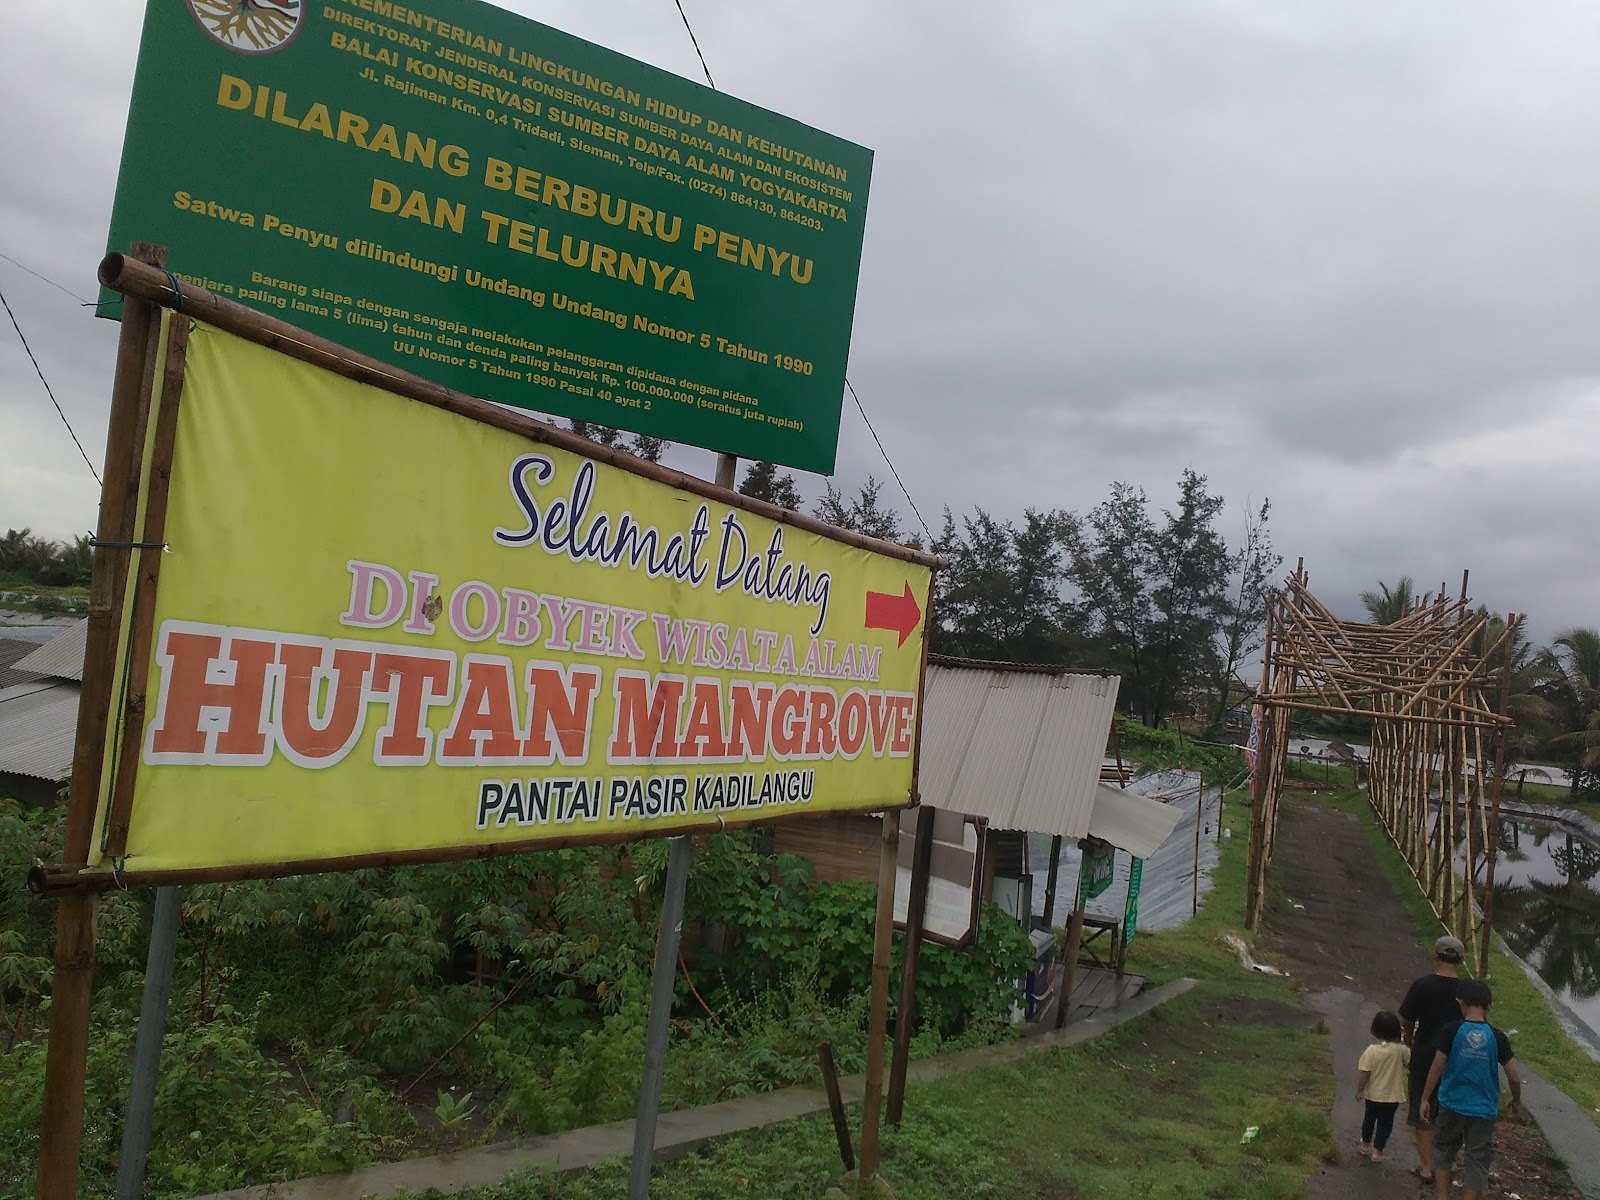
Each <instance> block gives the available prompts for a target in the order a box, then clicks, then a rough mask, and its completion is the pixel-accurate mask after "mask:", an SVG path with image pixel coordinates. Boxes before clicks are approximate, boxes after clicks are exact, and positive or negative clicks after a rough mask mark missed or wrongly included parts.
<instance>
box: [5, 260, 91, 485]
mask: <svg viewBox="0 0 1600 1200" xmlns="http://www.w3.org/2000/svg"><path fill="white" fill-rule="evenodd" d="M7 261H10V260H7ZM23 270H27V268H26V267H24V268H23ZM41 278H43V277H42V276H41ZM46 282H49V281H48V280H46ZM58 286H59V285H58ZM63 290H65V289H63ZM0 305H4V307H5V310H6V316H8V317H10V318H11V328H13V329H15V330H16V331H17V337H18V339H19V340H21V342H22V348H23V349H24V350H25V351H27V353H28V361H29V362H31V363H32V364H33V369H34V371H35V372H37V373H38V376H39V382H40V383H42V384H44V390H45V394H46V395H47V396H49V397H50V403H51V404H54V405H55V406H56V415H57V416H59V417H60V418H61V423H62V424H63V425H65V426H66V427H67V432H68V433H70V434H71V435H72V444H73V445H74V446H76V447H77V448H78V453H79V454H82V455H83V464H84V466H86V467H88V468H89V474H91V475H93V476H94V481H95V482H96V483H99V484H100V486H101V487H104V486H105V485H104V484H103V483H101V482H100V472H99V471H96V470H95V469H94V463H92V462H90V461H89V455H88V454H87V453H86V452H85V451H84V448H83V443H82V442H80V441H79V440H78V433H77V430H75V429H73V428H72V422H71V421H69V420H67V414H66V413H64V412H63V411H62V410H61V402H60V401H59V400H57V399H56V393H55V390H54V389H53V388H51V386H50V381H49V380H48V379H46V378H45V377H44V369H43V368H42V367H40V366H39V360H38V359H37V358H35V357H34V356H33V347H32V346H30V345H28V339H27V336H26V335H25V334H24V333H23V332H22V326H21V325H19V324H17V314H16V313H14V312H12V311H11V303H10V301H8V300H7V299H6V294H5V293H4V292H0Z"/></svg>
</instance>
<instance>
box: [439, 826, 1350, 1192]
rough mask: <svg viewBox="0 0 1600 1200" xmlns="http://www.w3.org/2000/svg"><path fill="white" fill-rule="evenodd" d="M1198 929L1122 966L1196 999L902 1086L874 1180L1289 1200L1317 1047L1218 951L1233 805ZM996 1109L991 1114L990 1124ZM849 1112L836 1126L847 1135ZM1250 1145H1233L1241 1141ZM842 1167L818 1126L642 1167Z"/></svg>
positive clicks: (1324, 1114)
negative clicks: (896, 1124)
mask: <svg viewBox="0 0 1600 1200" xmlns="http://www.w3.org/2000/svg"><path fill="white" fill-rule="evenodd" d="M1225 818H1226V821H1227V824H1228V826H1229V827H1230V828H1231V829H1233V831H1234V834H1235V836H1233V837H1232V838H1231V839H1224V840H1223V842H1222V852H1221V863H1220V864H1219V866H1218V868H1217V871H1216V873H1215V875H1214V885H1213V888H1212V891H1211V893H1210V895H1209V896H1208V898H1207V900H1206V902H1205V905H1204V907H1203V908H1202V909H1201V912H1200V916H1199V917H1198V918H1197V919H1196V920H1194V921H1191V922H1189V923H1188V924H1186V925H1185V926H1183V927H1182V928H1180V929H1177V930H1172V931H1168V932H1163V933H1158V934H1151V935H1141V936H1140V938H1139V939H1138V940H1137V941H1135V943H1134V946H1133V955H1132V961H1131V962H1130V969H1131V970H1135V971H1139V972H1141V973H1145V974H1147V975H1148V976H1149V977H1150V978H1151V980H1152V982H1153V983H1156V982H1160V981H1165V980H1170V979H1176V978H1180V977H1182V976H1186V975H1187V976H1190V977H1193V978H1195V979H1197V980H1198V981H1199V982H1198V986H1196V987H1195V988H1194V989H1193V990H1191V991H1189V992H1187V993H1186V994H1184V995H1183V996H1180V997H1178V998H1177V999H1175V1000H1172V1001H1169V1002H1168V1003H1167V1004H1166V1005H1164V1006H1163V1007H1162V1008H1160V1009H1158V1010H1156V1011H1154V1012H1152V1013H1150V1014H1147V1015H1146V1016H1144V1017H1141V1018H1139V1019H1137V1020H1135V1021H1133V1022H1130V1023H1129V1024H1127V1025H1124V1026H1122V1027H1120V1028H1118V1029H1117V1030H1115V1031H1113V1032H1112V1033H1110V1034H1108V1035H1106V1036H1104V1037H1101V1038H1098V1039H1096V1040H1094V1041H1092V1042H1088V1043H1085V1044H1083V1045H1081V1046H1077V1047H1071V1048H1064V1049H1055V1050H1049V1051H1042V1052H1040V1053H1036V1054H1033V1055H1030V1056H1028V1057H1027V1058H1025V1059H1023V1060H1022V1061H1020V1062H1018V1063H1015V1064H1011V1065H1004V1066H993V1067H980V1068H976V1069H973V1070H970V1071H966V1072H963V1073H961V1074H959V1075H956V1076H946V1077H945V1078H943V1079H940V1080H938V1081H935V1082H933V1083H928V1084H917V1083H913V1084H911V1085H910V1086H909V1087H908V1089H907V1093H906V1109H905V1120H904V1123H903V1125H902V1126H901V1128H900V1129H898V1130H887V1131H886V1136H885V1140H884V1146H883V1172H884V1176H885V1178H886V1179H887V1180H888V1181H889V1182H890V1184H891V1185H892V1186H893V1188H894V1191H895V1194H896V1195H897V1196H899V1197H900V1198H901V1200H958V1198H959V1200H968V1198H969V1197H974V1196H995V1197H1005V1196H1017V1195H1052V1196H1100V1195H1106V1196H1150V1197H1156V1198H1161V1200H1179V1198H1191V1197H1192V1198H1196V1200H1198V1198H1201V1197H1215V1196H1227V1197H1230V1198H1239V1200H1267V1198H1274V1200H1289V1198H1291V1197H1298V1196H1299V1195H1300V1194H1301V1190H1302V1188H1303V1187H1304V1185H1305V1181H1306V1179H1307V1178H1308V1177H1309V1176H1310V1174H1311V1173H1312V1172H1313V1171H1314V1170H1315V1169H1316V1166H1317V1164H1318V1163H1319V1162H1321V1161H1324V1160H1327V1159H1330V1158H1331V1157H1332V1156H1333V1154H1334V1153H1335V1150H1334V1146H1333V1144H1332V1140H1331V1133H1330V1129H1329V1124H1328V1109H1329V1105H1330V1104H1331V1101H1332V1082H1333V1081H1332V1077H1331V1075H1330V1073H1329V1071H1328V1061H1329V1059H1328V1054H1329V1051H1328V1045H1327V1038H1326V1036H1325V1035H1324V1034H1323V1033H1322V1032H1319V1030H1318V1028H1317V1025H1318V1022H1317V1019H1316V1017H1315V1016H1314V1015H1312V1014H1309V1013H1307V1012H1306V1011H1305V1010H1303V1009H1301V1008H1300V1007H1299V1006H1298V1005H1297V1004H1296V1000H1295V993H1294V990H1293V988H1292V986H1291V984H1290V983H1289V982H1288V981H1287V980H1283V979H1274V978H1268V977H1265V976H1260V975H1254V974H1249V973H1246V972H1244V971H1243V970H1241V969H1240V967H1239V964H1238V962H1237V961H1236V960H1235V958H1234V956H1233V953H1232V952H1231V951H1230V950H1228V949H1227V948H1226V947H1225V946H1224V945H1223V944H1222V942H1221V941H1220V938H1221V936H1222V935H1223V934H1224V933H1238V932H1240V930H1239V929H1238V926H1237V916H1238V914H1239V913H1240V912H1241V911H1242V910H1243V904H1244V854H1245V839H1244V837H1243V836H1241V833H1242V830H1243V828H1244V825H1245V821H1246V819H1247V805H1246V802H1245V800H1244V799H1243V797H1242V795H1241V794H1235V795H1234V796H1233V797H1232V798H1231V799H1230V801H1229V803H1228V804H1227V805H1226V813H1225ZM1002 1114H1003V1115H1002ZM859 1116H860V1114H859V1110H858V1109H857V1110H853V1111H852V1119H853V1122H854V1123H855V1124H856V1126H857V1127H858V1128H859ZM1252 1125H1254V1126H1258V1127H1259V1130H1260V1132H1259V1133H1258V1134H1257V1136H1256V1137H1255V1138H1253V1139H1252V1140H1251V1141H1249V1142H1248V1143H1242V1142H1241V1141H1240V1138H1241V1136H1242V1135H1243V1133H1244V1130H1245V1129H1246V1128H1247V1127H1249V1126H1252ZM841 1171H842V1167H841V1164H840V1162H839V1157H838V1151H837V1149H836V1147H835V1145H834V1140H833V1130H832V1126H831V1125H830V1124H829V1123H828V1122H827V1121H826V1120H825V1119H823V1120H807V1121H791V1122H787V1123H785V1124H782V1125H776V1126H771V1127H768V1128H766V1129H762V1130H759V1131H755V1132H752V1133H749V1134H741V1135H737V1136H734V1137H731V1138H728V1139H725V1140H723V1141H720V1142H718V1143H716V1144H714V1145H713V1146H712V1147H710V1148H709V1149H708V1150H707V1151H705V1152H704V1153H701V1154H697V1155H694V1156H691V1157H689V1158H686V1159H682V1160H679V1161H677V1162H673V1163H670V1164H668V1165H666V1166H664V1167H662V1168H661V1169H660V1170H658V1171H657V1173H656V1176H655V1179H654V1181H653V1182H652V1185H651V1194H652V1195H653V1196H659V1197H662V1198H664V1200H671V1198H680V1200H690V1198H691V1197H692V1198H694V1200H724V1198H731V1197H747V1196H751V1195H759V1196H762V1197H772V1198H774V1200H777V1198H781V1197H795V1198H800V1197H805V1198H808V1200H809V1198H813V1197H816V1196H819V1195H820V1194H821V1192H822V1188H823V1184H824V1182H825V1181H827V1180H829V1179H830V1178H835V1177H837V1176H839V1175H840V1173H841ZM626 1179H627V1168H626V1165H625V1164H624V1163H621V1162H610V1163H606V1164H603V1165H601V1166H599V1167H596V1168H594V1169H592V1170H589V1171H586V1172H583V1173H582V1174H580V1175H577V1176H574V1177H570V1178H563V1177H559V1176H554V1175H549V1174H527V1175H521V1176H517V1177H514V1178H512V1179H509V1180H507V1181H505V1182H504V1183H502V1184H500V1185H498V1186H496V1187H492V1188H484V1189H479V1190H476V1191H473V1192H470V1193H467V1194H466V1195H467V1196H468V1197H469V1200H557V1198H560V1200H601V1198H605V1200H610V1198H611V1197H615V1196H617V1195H620V1194H621V1192H622V1190H623V1188H624V1186H625V1181H626Z"/></svg>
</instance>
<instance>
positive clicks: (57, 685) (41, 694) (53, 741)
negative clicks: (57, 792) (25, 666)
mask: <svg viewBox="0 0 1600 1200" xmlns="http://www.w3.org/2000/svg"><path fill="white" fill-rule="evenodd" d="M81 690H82V689H81V688H80V687H79V686H78V685H77V684H75V683H68V682H65V681H64V680H59V679H41V680H38V681H36V682H34V683H19V684H18V685H17V686H16V687H9V688H6V689H5V690H4V691H0V772H7V773H10V774H13V775H28V776H31V777H32V778H34V779H48V780H51V781H54V780H57V779H60V778H61V777H62V776H64V775H66V774H67V772H68V771H70V770H71V769H72V744H73V741H74V740H75V739H76V736H77V731H78V693H79V692H80V691H81Z"/></svg>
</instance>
